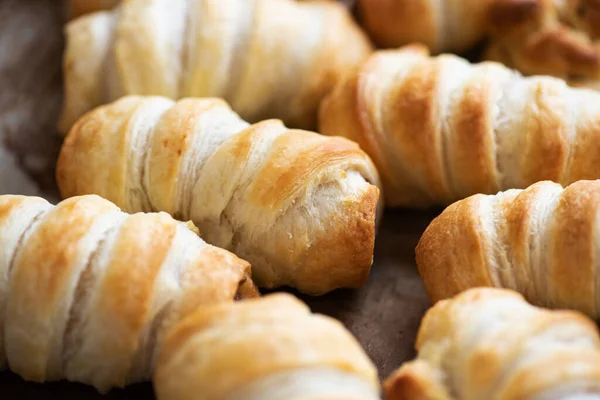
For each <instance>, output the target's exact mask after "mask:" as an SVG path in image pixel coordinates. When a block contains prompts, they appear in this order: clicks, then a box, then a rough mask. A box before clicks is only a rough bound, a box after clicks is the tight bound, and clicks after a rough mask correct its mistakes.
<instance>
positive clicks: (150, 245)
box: [0, 195, 258, 392]
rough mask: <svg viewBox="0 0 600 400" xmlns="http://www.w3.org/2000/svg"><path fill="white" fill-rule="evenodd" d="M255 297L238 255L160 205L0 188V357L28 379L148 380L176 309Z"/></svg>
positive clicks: (179, 314) (182, 311)
mask: <svg viewBox="0 0 600 400" xmlns="http://www.w3.org/2000/svg"><path fill="white" fill-rule="evenodd" d="M257 294H258V293H257V291H256V289H255V287H254V285H253V283H252V280H251V278H250V265H249V264H248V263H247V262H245V261H243V260H240V259H239V258H237V257H236V256H234V255H233V254H231V253H229V252H227V251H225V250H221V249H218V248H216V247H213V246H210V245H208V244H206V243H205V242H203V241H202V240H201V239H200V238H199V237H198V236H197V235H196V233H194V232H193V231H192V230H191V229H190V228H189V227H188V226H187V225H186V224H184V223H182V222H177V221H175V220H174V219H173V218H171V217H170V216H169V215H167V214H165V213H155V214H134V215H128V214H125V213H123V212H121V211H120V210H119V208H117V206H115V205H114V204H112V203H111V202H109V201H107V200H104V199H101V198H100V197H97V196H82V197H74V198H71V199H68V200H65V201H63V202H61V203H59V204H58V205H57V206H53V205H51V204H50V203H48V202H47V201H46V200H43V199H41V198H37V197H26V196H10V195H5V196H0V326H2V329H0V365H3V364H8V366H9V367H10V368H11V369H12V370H13V371H14V372H16V373H17V374H19V375H21V376H22V377H23V378H24V379H26V380H30V381H35V382H44V381H53V380H59V379H68V380H70V381H76V382H82V383H86V384H90V385H93V386H95V387H96V388H97V389H98V390H100V391H101V392H105V391H108V390H109V389H110V388H112V387H122V386H124V385H126V384H129V383H133V382H139V381H143V380H147V379H149V378H150V377H151V374H152V370H153V367H154V365H155V361H156V355H157V351H158V349H159V347H160V343H161V342H162V339H163V336H164V332H165V331H166V330H167V329H169V328H170V327H172V326H173V325H174V324H175V323H176V322H178V321H179V320H180V319H181V318H183V317H184V316H186V315H187V314H189V313H190V312H191V311H195V310H197V309H198V308H199V307H203V306H206V305H208V304H212V303H221V302H231V301H232V300H233V299H234V298H247V297H255V296H256V295H257Z"/></svg>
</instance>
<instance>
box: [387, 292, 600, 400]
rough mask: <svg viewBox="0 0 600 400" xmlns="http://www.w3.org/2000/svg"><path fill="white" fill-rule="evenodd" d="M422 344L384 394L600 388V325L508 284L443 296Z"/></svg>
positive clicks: (523, 393)
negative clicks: (529, 298) (533, 300)
mask: <svg viewBox="0 0 600 400" xmlns="http://www.w3.org/2000/svg"><path fill="white" fill-rule="evenodd" d="M417 350H418V352H419V353H418V358H417V359H416V360H414V361H411V362H408V363H405V364H404V365H403V366H402V367H401V368H400V369H398V370H397V371H396V372H394V373H393V374H392V375H391V376H390V377H389V378H388V379H387V380H386V382H385V384H384V388H385V392H386V399H388V400H404V399H407V400H408V399H411V400H412V399H423V400H434V399H435V400H453V399H463V398H473V399H484V398H485V399H488V398H494V399H499V400H508V399H529V398H538V397H541V396H544V397H547V398H559V397H560V398H567V397H566V396H569V395H582V394H587V395H592V396H594V395H595V396H598V395H600V383H599V381H598V378H599V377H600V368H599V365H600V364H599V363H598V361H599V360H600V337H599V336H598V330H597V327H596V325H595V324H594V323H593V322H592V321H590V320H589V319H587V318H585V317H584V316H583V315H580V314H578V313H574V312H568V311H548V310H544V309H540V308H536V307H533V306H530V305H529V304H527V303H526V302H525V301H524V299H523V298H522V297H521V296H519V295H518V294H516V293H514V292H511V291H508V290H500V289H486V288H478V289H471V290H468V291H466V292H463V293H461V294H460V295H458V296H456V297H454V298H453V299H450V300H445V301H441V302H439V303H437V304H436V305H435V306H434V307H433V308H432V309H430V310H429V311H428V312H427V314H426V315H425V318H424V319H423V322H422V324H421V328H420V329H419V336H418V341H417ZM548 365H552V366H553V368H550V369H548V368H547V366H548ZM544 369H548V373H543V374H542V373H540V371H541V370H544Z"/></svg>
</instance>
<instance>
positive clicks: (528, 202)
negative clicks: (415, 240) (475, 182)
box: [417, 181, 600, 319]
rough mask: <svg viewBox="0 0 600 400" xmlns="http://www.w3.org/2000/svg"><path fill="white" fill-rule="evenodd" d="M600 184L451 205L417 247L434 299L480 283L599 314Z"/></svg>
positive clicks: (540, 186)
mask: <svg viewBox="0 0 600 400" xmlns="http://www.w3.org/2000/svg"><path fill="white" fill-rule="evenodd" d="M599 212H600V181H579V182H576V183H574V184H572V185H570V186H569V187H567V188H566V189H563V188H562V187H561V186H560V185H558V184H555V183H551V182H539V183H536V184H535V185H533V186H531V187H529V188H527V189H526V190H509V191H506V192H503V193H499V194H497V195H495V196H484V195H476V196H472V197H470V198H468V199H465V200H463V201H460V202H457V203H455V204H453V205H451V206H450V207H448V208H447V209H446V210H445V211H444V212H443V213H442V214H441V215H440V216H439V217H438V218H436V219H435V220H434V221H433V222H432V223H431V225H430V226H429V227H428V228H427V230H426V231H425V233H424V234H423V237H422V238H421V240H420V242H419V245H418V246H417V264H418V266H419V271H420V273H421V276H422V277H423V280H424V282H425V287H426V288H427V291H428V293H429V295H430V296H431V298H432V299H433V300H434V301H435V300H439V299H443V298H447V297H451V296H453V295H455V294H456V293H458V292H460V291H461V290H465V289H467V288H470V287H475V286H496V287H503V288H508V289H513V290H516V291H518V292H520V293H522V294H524V295H525V297H526V298H527V300H529V301H530V302H531V303H533V304H536V305H541V306H546V307H558V308H571V309H576V310H579V311H582V312H584V313H586V314H587V315H589V316H591V317H593V318H594V319H600V285H598V282H599V281H598V279H600V270H599V269H598V267H597V265H598V262H599V261H600V258H599V255H600V252H599V250H600V241H599V240H598V237H597V233H596V232H597V231H598V229H599V228H600V223H599V222H598V218H597V215H598V213H599Z"/></svg>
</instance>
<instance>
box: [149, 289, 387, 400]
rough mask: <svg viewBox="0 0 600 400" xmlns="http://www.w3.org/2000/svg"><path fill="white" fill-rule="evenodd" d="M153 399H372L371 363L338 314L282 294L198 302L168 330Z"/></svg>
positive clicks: (375, 393) (374, 398)
mask: <svg viewBox="0 0 600 400" xmlns="http://www.w3.org/2000/svg"><path fill="white" fill-rule="evenodd" d="M154 386H155V389H156V394H157V399H158V400H192V399H197V398H198V393H202V399H204V400H281V399H286V400H321V399H344V400H378V399H379V382H378V378H377V371H376V369H375V366H374V365H373V364H372V363H371V361H370V360H369V358H368V357H367V355H366V354H365V352H364V350H363V349H362V348H361V346H360V344H359V343H358V342H357V341H356V339H354V337H353V336H352V335H351V334H350V333H349V332H348V331H347V330H346V329H345V328H344V326H343V325H342V324H341V323H339V322H338V321H336V320H334V319H332V318H329V317H326V316H322V315H318V314H311V313H310V310H309V309H308V307H307V306H306V305H304V304H303V303H302V302H300V301H299V300H297V299H296V298H294V297H293V296H291V295H288V294H274V295H270V296H265V297H263V298H262V299H257V300H248V301H245V302H240V303H236V305H234V306H229V305H222V306H221V305H220V306H215V307H211V308H203V309H201V310H199V311H198V312H197V313H194V314H193V315H191V316H189V317H188V318H186V319H185V320H184V321H183V322H181V323H180V324H179V325H178V326H177V327H175V328H174V329H173V330H172V331H170V332H169V334H168V335H167V338H166V340H165V342H164V346H163V347H162V351H161V354H160V357H159V361H158V363H157V369H156V373H155V376H154Z"/></svg>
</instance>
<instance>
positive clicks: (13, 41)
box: [0, 0, 435, 400]
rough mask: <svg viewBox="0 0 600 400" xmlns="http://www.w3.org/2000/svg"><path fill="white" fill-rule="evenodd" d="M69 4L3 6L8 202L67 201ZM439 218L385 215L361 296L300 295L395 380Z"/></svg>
mask: <svg viewBox="0 0 600 400" xmlns="http://www.w3.org/2000/svg"><path fill="white" fill-rule="evenodd" d="M62 10H63V6H62V4H61V1H59V0H0V194H7V193H14V194H27V195H41V196H44V197H46V198H48V199H49V200H51V201H56V200H57V199H58V194H57V191H56V185H55V182H54V162H55V159H56V154H57V151H58V149H59V146H60V138H59V136H58V134H57V132H56V129H55V122H56V119H57V116H58V112H59V109H60V105H61V101H62V92H61V89H62V82H61V79H62V77H61V55H62V49H63V42H62V40H63V39H62V27H63V24H64V18H63V12H62ZM434 216H435V212H415V211H408V210H386V213H385V215H384V219H383V223H382V226H381V228H380V230H379V234H378V236H377V245H376V251H375V264H374V266H373V270H372V274H371V277H370V279H369V282H368V284H367V285H366V286H365V287H364V288H362V289H360V290H339V291H336V292H334V293H330V294H328V295H326V296H322V297H316V298H310V297H304V296H301V297H302V298H303V299H304V300H305V301H306V302H307V303H308V304H309V305H310V306H311V308H312V309H313V310H314V311H316V312H321V313H325V314H328V315H331V316H333V317H335V318H337V319H339V320H341V321H342V322H343V323H344V324H345V325H346V326H347V327H348V329H350V330H351V331H352V332H353V333H354V334H355V335H356V337H357V338H358V340H359V341H360V342H361V343H362V345H363V346H364V347H365V349H366V351H367V353H368V354H369V355H370V357H371V358H372V359H373V361H374V362H375V363H376V365H377V367H378V368H379V373H380V376H381V377H385V376H387V375H388V374H389V373H390V372H391V371H392V370H393V369H394V368H395V367H397V366H398V365H400V363H402V362H403V361H405V360H407V359H410V358H411V357H413V356H414V350H413V343H414V339H415V335H416V331H417V328H418V325H419V321H420V319H421V317H422V315H423V313H424V311H425V310H426V309H427V307H428V306H429V300H428V299H427V296H426V295H425V292H424V289H423V286H422V284H421V281H420V279H419V276H418V274H417V270H416V266H415V262H414V248H415V246H416V244H417V241H418V240H419V237H420V235H421V233H422V232H423V230H424V229H425V227H426V226H427V224H428V223H429V221H430V220H431V218H433V217H434ZM152 398H153V395H152V388H151V385H150V384H140V385H134V386H132V387H130V388H127V389H125V390H114V391H112V392H111V393H109V394H108V395H107V396H101V395H100V394H98V393H97V392H96V391H95V390H94V389H91V388H89V387H86V386H84V385H79V384H71V383H66V382H61V383H52V384H43V385H40V384H32V383H27V382H24V381H23V380H22V379H20V378H19V377H18V376H16V375H14V374H12V373H10V372H2V373H0V399H3V400H4V399H6V400H12V399H24V400H27V399H36V400H37V399H65V400H69V399H115V400H116V399H152Z"/></svg>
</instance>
